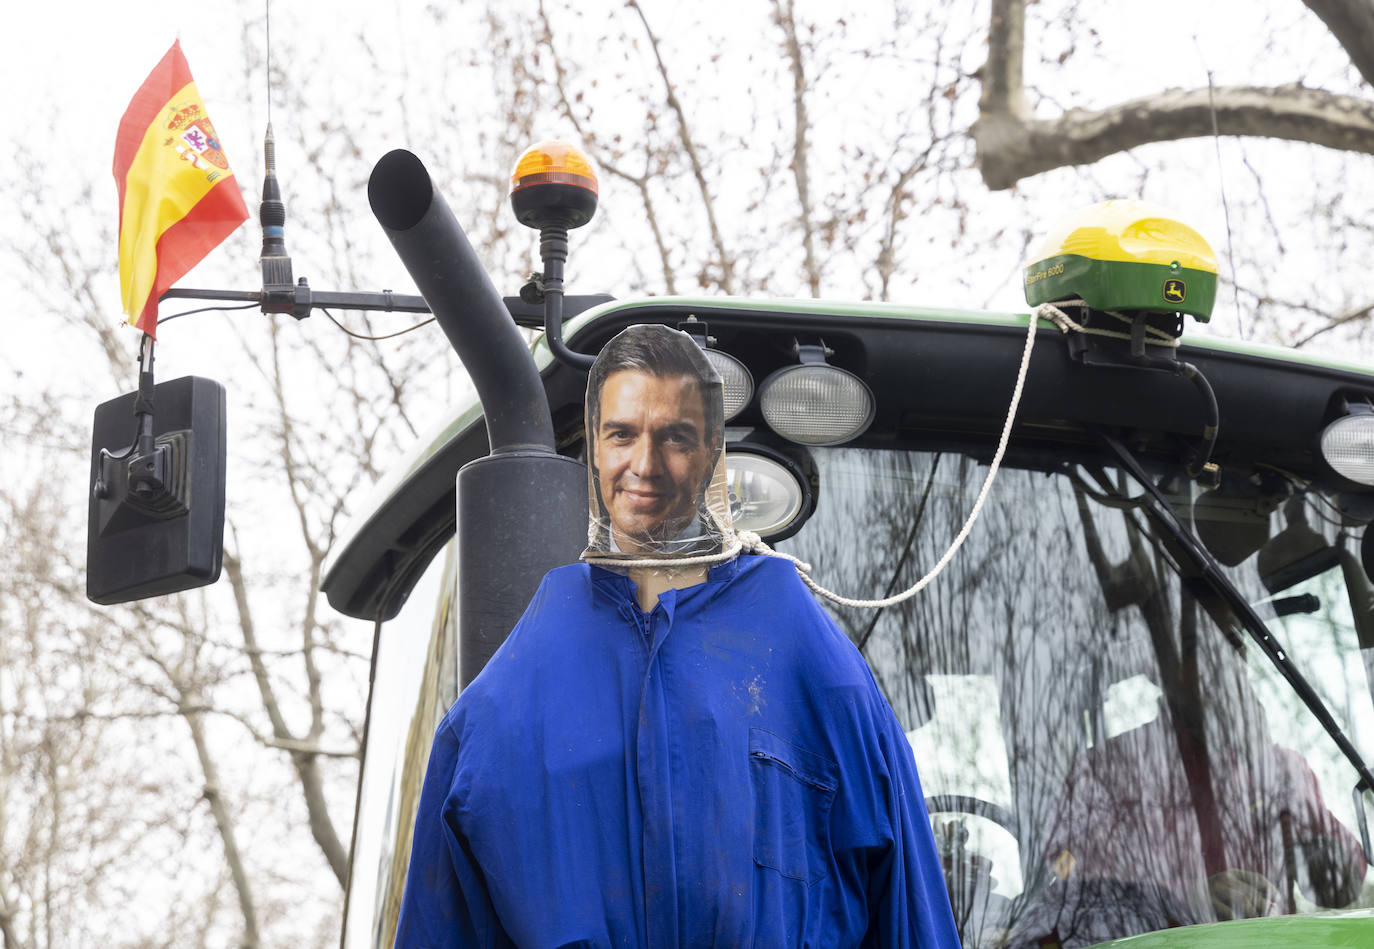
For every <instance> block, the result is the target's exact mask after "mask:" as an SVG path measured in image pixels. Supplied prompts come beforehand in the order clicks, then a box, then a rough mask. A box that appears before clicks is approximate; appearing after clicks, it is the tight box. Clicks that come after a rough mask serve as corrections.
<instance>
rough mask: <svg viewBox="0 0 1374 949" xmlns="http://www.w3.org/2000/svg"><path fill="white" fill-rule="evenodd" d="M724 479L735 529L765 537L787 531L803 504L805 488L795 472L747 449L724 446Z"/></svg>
mask: <svg viewBox="0 0 1374 949" xmlns="http://www.w3.org/2000/svg"><path fill="white" fill-rule="evenodd" d="M725 482H726V485H727V486H728V487H729V490H730V521H731V523H732V524H734V526H735V529H736V530H746V531H753V532H754V533H756V534H758V535H759V536H760V537H762V538H764V539H765V540H767V539H768V538H770V537H776V536H777V535H779V534H782V533H783V532H784V531H787V529H788V528H789V527H791V526H792V525H793V524H794V523H795V522H796V521H797V519H798V518H799V517H800V516H801V514H802V513H803V511H804V510H805V508H806V497H807V491H806V488H805V486H804V485H803V484H802V482H801V480H800V478H799V477H798V475H797V474H796V473H795V472H793V471H791V470H790V469H789V468H788V467H787V466H786V465H784V464H782V463H781V462H780V461H777V460H775V459H773V458H770V457H767V456H766V455H761V454H757V453H755V452H754V451H751V450H749V449H740V448H736V447H734V446H727V447H726V450H725ZM789 533H790V532H789Z"/></svg>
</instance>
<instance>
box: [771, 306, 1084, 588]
mask: <svg viewBox="0 0 1374 949" xmlns="http://www.w3.org/2000/svg"><path fill="white" fill-rule="evenodd" d="M1048 306H1049V304H1041V305H1040V306H1038V307H1036V308H1035V309H1034V310H1032V311H1031V315H1030V325H1029V326H1027V328H1026V346H1025V349H1024V350H1022V352H1021V367H1020V368H1019V369H1018V370H1017V372H1016V388H1015V389H1013V390H1012V393H1011V405H1010V406H1009V407H1008V409H1007V421H1006V423H1005V424H1004V425H1003V426H1002V437H1001V439H1000V440H999V441H998V442H997V451H996V452H995V453H994V454H993V456H992V464H990V465H989V466H988V476H987V477H986V478H985V479H983V489H982V490H981V491H979V492H978V499H977V500H976V501H974V502H973V509H972V510H971V511H969V515H968V520H966V521H964V526H963V527H962V528H960V530H959V533H958V534H957V535H956V536H955V538H954V542H953V543H951V544H950V545H949V549H948V550H946V551H945V554H944V556H943V557H941V558H940V559H939V560H938V561H937V562H936V564H935V566H933V567H931V568H930V572H929V573H927V574H926V575H925V576H924V577H922V578H921V579H920V580H917V581H916V583H915V585H914V586H912V587H911V588H910V589H908V590H905V591H903V592H901V593H898V594H896V595H895V596H889V597H885V598H884V599H881V600H854V599H850V598H849V597H846V596H840V595H839V594H838V593H832V592H831V591H829V590H827V589H826V588H825V587H823V586H821V585H820V584H819V583H817V582H816V581H815V580H812V579H811V577H810V576H808V572H809V571H806V570H802V569H801V567H800V565H799V566H798V570H797V572H798V573H799V574H801V578H802V582H803V583H805V584H806V585H807V586H808V587H810V588H811V589H812V591H813V592H815V593H816V594H818V595H819V596H823V597H825V598H826V599H827V600H831V601H832V602H835V603H838V604H840V605H841V606H853V607H858V608H859V609H866V610H877V609H883V608H884V607H888V606H894V605H896V604H898V603H901V602H903V601H904V600H908V599H910V598H911V597H913V596H915V595H916V594H917V593H920V592H921V591H922V590H924V589H925V588H926V587H927V586H929V585H930V582H931V581H932V580H934V579H935V578H936V577H938V576H939V575H940V572H941V571H943V570H944V569H945V567H946V566H947V565H948V564H949V562H950V561H951V560H953V559H954V555H955V554H956V553H958V551H959V548H960V547H961V546H963V543H964V540H965V538H967V537H968V535H969V532H970V531H971V530H973V523H974V521H976V520H978V515H979V513H980V512H981V511H982V510H983V502H985V501H986V500H987V499H988V493H989V491H991V489H992V482H993V479H994V478H996V477H997V469H998V468H999V467H1000V466H1001V464H1002V456H1003V455H1004V454H1006V451H1007V442H1009V441H1010V440H1011V426H1012V423H1013V422H1014V421H1015V420H1016V408H1017V406H1018V405H1020V404H1021V391H1022V389H1024V388H1025V385H1026V372H1027V371H1028V370H1029V369H1030V357H1031V349H1033V348H1034V346H1035V329H1036V323H1037V322H1038V319H1039V318H1045V319H1049V320H1050V321H1051V322H1054V320H1053V317H1051V316H1050V315H1049V314H1047V313H1045V312H1044V311H1045V309H1046V307H1048ZM1050 309H1053V307H1050ZM1056 325H1058V324H1057V323H1056ZM759 547H761V548H762V550H761V551H760V552H761V553H766V554H772V555H773V556H783V557H787V555H786V554H782V555H779V554H778V553H777V552H776V551H773V550H770V549H769V548H768V545H767V544H765V543H764V542H763V541H762V540H760V541H759ZM787 559H788V560H791V561H792V562H793V563H794V564H799V563H800V562H799V561H798V560H797V559H796V558H795V557H787Z"/></svg>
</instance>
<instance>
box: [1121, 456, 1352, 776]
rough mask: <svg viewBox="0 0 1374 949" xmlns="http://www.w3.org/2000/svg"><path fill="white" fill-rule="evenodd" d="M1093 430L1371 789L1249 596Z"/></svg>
mask: <svg viewBox="0 0 1374 949" xmlns="http://www.w3.org/2000/svg"><path fill="white" fill-rule="evenodd" d="M1097 434H1098V436H1099V437H1100V438H1101V439H1102V441H1103V443H1104V444H1105V445H1106V446H1107V447H1108V448H1110V449H1111V451H1112V454H1114V455H1115V456H1116V458H1117V460H1118V461H1119V462H1120V463H1121V467H1122V468H1124V469H1125V470H1126V471H1127V472H1128V473H1129V474H1130V475H1131V477H1133V478H1135V480H1136V481H1137V482H1138V483H1139V484H1140V485H1141V486H1142V487H1143V488H1144V489H1145V494H1146V498H1147V500H1148V502H1149V503H1147V504H1145V505H1144V509H1145V512H1146V515H1147V516H1148V517H1149V518H1150V520H1151V521H1152V522H1153V523H1154V524H1155V525H1156V526H1157V527H1159V528H1160V529H1161V530H1162V531H1164V533H1165V534H1166V535H1168V537H1169V538H1170V539H1172V540H1173V541H1174V544H1175V547H1176V552H1177V554H1179V555H1181V556H1183V557H1186V558H1187V559H1188V561H1189V566H1190V567H1191V568H1192V569H1193V570H1195V571H1196V572H1197V575H1198V577H1199V578H1200V579H1202V580H1203V581H1204V582H1205V583H1207V585H1208V586H1210V587H1211V588H1212V589H1213V590H1214V591H1215V592H1216V593H1217V594H1219V595H1220V596H1221V598H1222V599H1223V600H1225V601H1226V603H1227V605H1228V606H1230V608H1231V611H1232V612H1233V613H1234V614H1235V616H1236V618H1237V620H1239V622H1240V624H1241V625H1242V626H1244V627H1245V631H1246V632H1247V633H1249V634H1250V638H1251V639H1253V640H1254V641H1255V643H1256V644H1257V645H1258V646H1259V647H1260V649H1261V650H1262V651H1263V652H1264V654H1265V655H1266V656H1267V657H1268V658H1269V661H1270V662H1271V663H1272V664H1273V666H1274V668H1275V669H1277V670H1278V671H1279V674H1280V675H1282V676H1283V677H1284V678H1285V679H1286V680H1288V684H1289V686H1290V687H1291V688H1292V689H1293V692H1294V693H1295V694H1296V695H1297V696H1298V698H1300V699H1301V700H1302V702H1303V704H1304V705H1306V706H1307V709H1308V711H1310V712H1311V713H1312V715H1313V717H1314V718H1316V719H1317V721H1318V722H1320V723H1321V726H1322V728H1324V729H1326V733H1327V734H1328V735H1330V736H1331V740H1332V741H1334V742H1335V743H1336V747H1338V748H1340V750H1341V753H1342V754H1344V755H1345V757H1346V759H1347V760H1348V761H1349V762H1350V763H1351V765H1353V766H1354V768H1355V772H1356V773H1357V774H1358V775H1359V776H1360V782H1359V785H1357V790H1358V788H1359V787H1363V788H1364V789H1365V790H1374V774H1372V773H1371V772H1370V770H1369V766H1368V765H1366V764H1365V763H1364V759H1363V758H1361V757H1360V753H1359V751H1358V750H1357V749H1356V748H1355V746H1354V745H1353V744H1351V742H1350V739H1349V738H1347V737H1346V736H1345V732H1343V731H1342V730H1341V726H1340V724H1339V723H1337V721H1336V719H1335V717H1334V716H1332V714H1331V712H1330V711H1329V710H1328V709H1327V707H1326V703H1325V702H1323V701H1322V699H1321V696H1320V695H1318V694H1317V692H1316V690H1315V689H1313V688H1312V686H1311V684H1310V683H1309V682H1308V681H1307V679H1306V678H1305V677H1304V676H1303V674H1302V673H1301V672H1299V671H1298V668H1297V667H1296V666H1294V665H1293V662H1292V660H1291V659H1289V658H1288V651H1287V650H1286V649H1284V648H1283V645H1282V644H1281V643H1280V642H1279V641H1278V640H1277V639H1276V638H1275V637H1274V634H1273V633H1271V632H1270V631H1269V627H1267V626H1266V625H1265V624H1264V620H1263V619H1261V618H1260V616H1259V614H1258V613H1256V612H1255V609H1254V607H1252V606H1251V605H1250V603H1249V601H1247V600H1246V599H1245V597H1243V596H1242V595H1241V593H1240V591H1239V590H1237V589H1236V587H1235V585H1234V584H1233V583H1231V580H1230V578H1229V577H1227V576H1226V572H1225V571H1224V570H1222V568H1221V565H1220V564H1218V563H1217V561H1216V558H1214V557H1213V556H1212V554H1211V553H1210V552H1209V551H1208V550H1207V548H1206V547H1205V546H1203V544H1202V542H1201V541H1200V540H1198V538H1197V535H1196V534H1194V533H1193V532H1192V530H1190V529H1189V528H1188V526H1187V525H1186V524H1184V523H1183V521H1182V520H1181V519H1180V518H1179V516H1178V514H1177V513H1176V512H1175V511H1174V509H1173V507H1172V505H1170V504H1169V501H1168V499H1167V498H1165V496H1164V492H1162V491H1160V490H1159V487H1158V485H1156V484H1155V482H1154V479H1153V478H1151V477H1150V476H1149V474H1148V473H1146V471H1145V469H1144V468H1143V467H1141V465H1140V462H1138V461H1137V460H1136V458H1135V456H1134V455H1133V454H1131V452H1130V449H1128V448H1127V447H1126V446H1125V445H1123V444H1122V443H1121V442H1120V441H1118V440H1117V439H1116V438H1115V437H1113V436H1112V435H1109V434H1108V433H1106V432H1103V431H1099V432H1098V433H1097Z"/></svg>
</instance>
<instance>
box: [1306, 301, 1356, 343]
mask: <svg viewBox="0 0 1374 949" xmlns="http://www.w3.org/2000/svg"><path fill="white" fill-rule="evenodd" d="M1371 313H1374V300H1371V301H1370V302H1369V303H1366V304H1365V305H1364V306H1357V307H1355V308H1354V309H1353V310H1348V311H1347V312H1345V313H1342V314H1341V315H1340V316H1335V317H1332V318H1331V321H1330V322H1329V323H1327V324H1326V325H1325V326H1323V327H1320V328H1318V329H1315V330H1313V331H1312V332H1310V333H1308V334H1307V335H1306V336H1304V337H1303V338H1302V339H1300V340H1298V341H1297V342H1295V343H1293V348H1294V349H1297V348H1299V347H1302V346H1306V345H1307V344H1308V343H1310V342H1312V340H1314V339H1316V338H1317V337H1318V336H1321V335H1322V334H1324V333H1329V332H1331V331H1332V330H1334V329H1336V328H1337V327H1341V326H1345V325H1346V324H1347V323H1354V322H1355V321H1356V320H1362V319H1365V318H1366V317H1368V316H1369V315H1370V314H1371Z"/></svg>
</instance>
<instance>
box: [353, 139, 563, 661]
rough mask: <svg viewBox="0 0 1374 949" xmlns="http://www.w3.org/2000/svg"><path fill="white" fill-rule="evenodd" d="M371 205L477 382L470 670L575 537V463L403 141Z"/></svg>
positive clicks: (469, 520) (497, 299) (461, 498)
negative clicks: (481, 421) (479, 418)
mask: <svg viewBox="0 0 1374 949" xmlns="http://www.w3.org/2000/svg"><path fill="white" fill-rule="evenodd" d="M367 196H368V200H369V202H370V203H371V204H372V213H373V214H375V215H376V216H377V220H378V221H380V222H381V224H382V228H383V229H384V230H385V231H386V235H387V237H388V238H390V239H391V244H392V246H393V247H395V248H396V253H397V254H399V255H400V257H401V262H402V263H404V264H405V266H406V269H407V270H409V271H410V275H411V277H413V278H414V280H415V285H416V286H417V287H418V288H419V290H420V293H421V295H422V296H423V297H424V298H425V302H426V303H427V304H429V308H430V310H432V311H433V313H434V316H435V317H436V318H437V320H438V322H439V325H440V326H441V327H443V330H444V334H445V335H446V336H447V337H448V340H449V343H451V344H452V346H453V348H454V350H455V351H456V352H457V353H458V358H459V359H461V360H462V361H463V366H464V368H465V369H467V371H468V374H469V375H470V376H471V377H472V382H473V385H474V386H476V388H477V397H478V398H479V399H480V400H481V401H482V411H483V412H484V414H485V415H486V420H487V436H488V439H489V440H490V442H491V454H490V455H487V456H485V457H483V458H478V459H476V460H474V461H470V462H468V463H467V464H466V465H464V466H463V467H462V468H461V469H459V471H458V479H457V493H458V500H457V505H458V511H457V513H458V529H457V540H456V544H457V561H458V568H457V573H458V604H457V610H458V655H459V675H460V678H461V681H462V684H463V685H464V686H466V685H467V684H468V683H469V682H471V681H472V680H473V679H474V678H475V677H476V676H477V673H479V672H481V671H482V668H483V667H484V666H485V665H486V663H487V660H488V659H490V658H491V655H492V653H494V652H495V651H496V649H497V647H498V646H500V645H501V643H503V642H504V641H505V639H506V637H507V636H508V635H510V631H511V629H512V628H514V626H515V624H516V622H517V621H518V620H519V619H520V615H521V614H522V613H523V612H524V611H525V607H526V605H527V604H528V603H529V601H530V598H531V597H533V596H534V592H535V590H536V589H538V587H539V581H540V580H541V579H542V578H543V576H544V574H545V573H547V572H548V571H550V570H552V569H553V568H554V567H559V566H562V565H563V564H567V563H572V562H574V561H576V560H577V558H578V556H579V555H580V554H581V552H582V549H583V547H585V546H586V543H587V469H586V466H584V465H582V464H581V463H580V462H577V461H575V460H573V459H571V458H565V457H563V456H562V455H559V454H557V453H556V452H555V451H554V439H553V422H552V420H551V418H550V416H549V403H548V398H547V396H546V395H545V394H544V386H543V383H542V382H541V381H540V379H539V371H538V369H537V367H536V366H535V364H534V357H533V356H531V355H530V351H529V349H528V348H527V347H526V346H525V340H524V338H523V337H522V336H521V335H520V331H519V330H518V329H516V326H515V322H514V320H512V319H511V315H510V312H509V311H508V310H507V309H506V305H505V303H504V302H503V301H502V299H501V295H500V294H499V293H497V291H496V288H495V287H494V286H493V285H492V282H491V279H490V278H489V277H488V276H487V272H486V271H485V270H484V269H483V268H482V264H481V261H479V260H478V259H477V254H476V252H475V251H474V250H473V249H472V244H470V243H469V242H468V239H467V236H466V235H465V234H464V233H463V229H462V228H461V227H459V225H458V221H457V219H455V218H454V216H453V212H452V211H450V210H449V208H448V205H447V204H446V203H445V202H444V199H443V197H442V196H440V195H439V194H438V193H437V192H436V191H435V190H434V184H433V182H432V181H431V179H430V177H429V173H428V172H427V171H425V166H424V165H423V164H422V163H421V162H420V159H418V158H416V157H415V156H414V155H412V154H411V153H410V152H407V151H402V150H397V151H394V152H390V153H388V154H387V155H385V156H383V158H382V160H381V161H379V162H377V167H376V168H374V169H373V171H372V177H371V179H369V181H368V183H367Z"/></svg>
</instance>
